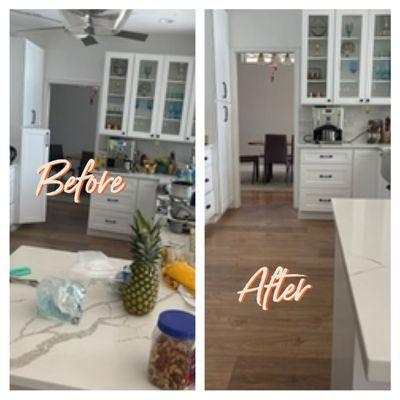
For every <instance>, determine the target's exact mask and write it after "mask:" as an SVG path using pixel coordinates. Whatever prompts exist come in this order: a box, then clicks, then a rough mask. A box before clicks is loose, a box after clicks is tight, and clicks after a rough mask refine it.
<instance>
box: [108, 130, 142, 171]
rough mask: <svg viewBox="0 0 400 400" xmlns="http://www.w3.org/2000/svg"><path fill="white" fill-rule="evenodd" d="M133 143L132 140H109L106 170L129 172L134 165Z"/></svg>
mask: <svg viewBox="0 0 400 400" xmlns="http://www.w3.org/2000/svg"><path fill="white" fill-rule="evenodd" d="M134 158H135V142H134V141H133V140H126V139H118V138H109V139H108V149H107V168H110V169H115V170H119V171H121V170H124V171H125V170H126V171H130V170H132V169H133V166H134V163H135V160H134Z"/></svg>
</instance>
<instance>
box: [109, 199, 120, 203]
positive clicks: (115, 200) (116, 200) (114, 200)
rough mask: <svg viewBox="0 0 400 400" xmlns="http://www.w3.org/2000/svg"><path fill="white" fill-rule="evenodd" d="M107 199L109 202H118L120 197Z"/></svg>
mask: <svg viewBox="0 0 400 400" xmlns="http://www.w3.org/2000/svg"><path fill="white" fill-rule="evenodd" d="M107 201H108V202H109V203H118V202H119V199H110V198H107Z"/></svg>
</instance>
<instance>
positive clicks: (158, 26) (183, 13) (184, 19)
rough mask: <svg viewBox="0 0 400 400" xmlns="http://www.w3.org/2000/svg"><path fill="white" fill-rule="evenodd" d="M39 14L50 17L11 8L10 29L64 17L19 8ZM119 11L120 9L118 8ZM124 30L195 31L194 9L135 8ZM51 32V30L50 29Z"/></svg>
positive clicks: (49, 23)
mask: <svg viewBox="0 0 400 400" xmlns="http://www.w3.org/2000/svg"><path fill="white" fill-rule="evenodd" d="M18 11H22V12H26V13H33V14H38V15H40V16H42V17H47V18H49V19H43V18H37V17H35V16H31V15H21V14H18V13H15V12H13V10H10V30H11V32H12V33H15V32H17V31H19V30H23V29H34V28H47V27H55V26H62V25H63V23H64V22H63V19H62V18H61V16H60V13H59V11H58V10H37V9H36V10H18ZM116 11H118V10H116ZM160 19H171V20H173V21H174V22H173V23H171V24H163V23H161V22H160ZM57 21H59V22H57ZM122 29H124V30H128V31H135V32H142V33H150V34H151V33H194V31H195V11H194V10H133V11H132V13H131V15H130V17H129V19H128V21H127V22H126V23H125V25H124V26H123V27H122ZM49 32H50V33H51V31H49Z"/></svg>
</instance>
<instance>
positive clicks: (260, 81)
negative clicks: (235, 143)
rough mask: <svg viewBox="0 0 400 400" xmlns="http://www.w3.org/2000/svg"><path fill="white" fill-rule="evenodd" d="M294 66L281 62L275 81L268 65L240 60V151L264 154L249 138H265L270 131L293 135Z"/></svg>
mask: <svg viewBox="0 0 400 400" xmlns="http://www.w3.org/2000/svg"><path fill="white" fill-rule="evenodd" d="M293 71H294V67H293V65H290V66H286V65H279V67H278V71H277V73H276V75H275V80H274V82H271V80H270V73H271V70H270V68H269V67H267V66H260V65H249V64H243V63H241V62H240V60H238V100H239V140H240V154H241V155H250V154H261V153H262V152H263V149H262V147H260V146H250V145H248V142H249V141H252V140H264V135H265V134H266V133H277V134H286V135H287V136H288V140H289V141H290V136H291V135H292V134H293V106H294V104H293V103H294V99H293V97H294V82H293V81H294V77H293Z"/></svg>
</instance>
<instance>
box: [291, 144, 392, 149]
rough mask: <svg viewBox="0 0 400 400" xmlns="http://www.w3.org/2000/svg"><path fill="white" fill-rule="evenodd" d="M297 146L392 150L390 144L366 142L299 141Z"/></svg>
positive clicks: (306, 147)
mask: <svg viewBox="0 0 400 400" xmlns="http://www.w3.org/2000/svg"><path fill="white" fill-rule="evenodd" d="M297 147H299V148H301V149H302V148H304V149H377V150H381V151H388V150H390V144H383V143H375V144H369V143H365V142H354V143H346V142H344V143H339V144H316V143H298V144H297Z"/></svg>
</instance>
